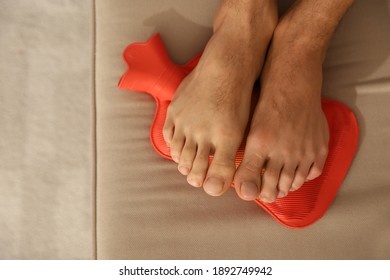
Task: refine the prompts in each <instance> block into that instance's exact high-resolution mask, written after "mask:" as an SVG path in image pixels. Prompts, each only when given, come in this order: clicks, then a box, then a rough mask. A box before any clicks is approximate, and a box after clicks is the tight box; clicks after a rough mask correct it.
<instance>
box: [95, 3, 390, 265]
mask: <svg viewBox="0 0 390 280" xmlns="http://www.w3.org/2000/svg"><path fill="white" fill-rule="evenodd" d="M218 2H219V1H216V0H213V1H209V0H207V1H206V0H203V1H190V0H184V1H175V0H163V1H157V0H156V1H142V0H133V1H125V0H120V1H116V2H115V4H113V2H112V1H105V0H97V1H96V24H97V25H96V112H97V123H96V128H97V139H96V140H97V185H96V194H97V257H98V258H100V259H230V258H237V259H267V258H270V259H285V258H287V259H313V258H316V259H317V258H318V259H333V258H336V259H348V258H352V259H366V258H368V259H383V258H389V257H390V239H389V236H390V203H389V202H390V176H389V173H388V172H389V170H390V149H389V148H388V145H389V144H390V126H389V123H390V114H389V113H388V110H389V108H390V15H389V9H390V1H380V0H377V1H363V0H361V1H356V3H355V5H354V7H353V8H352V9H351V10H350V12H349V13H348V15H347V16H346V17H345V18H344V20H343V21H342V23H341V25H340V26H339V28H338V30H337V33H336V35H335V36H334V38H333V40H332V43H331V46H330V49H329V53H328V56H327V60H326V63H325V66H324V71H325V74H324V75H325V79H324V87H323V95H324V96H326V97H330V98H333V99H337V100H340V101H342V102H343V103H345V104H347V105H348V106H349V107H351V108H352V109H353V111H354V112H355V113H356V116H357V118H358V122H359V125H360V129H361V132H360V144H359V150H358V153H357V155H356V158H355V160H354V162H353V164H352V167H351V169H350V171H349V173H348V175H347V177H346V179H345V181H344V183H343V185H342V187H341V189H340V191H339V193H338V195H337V197H336V199H335V201H334V203H333V205H332V206H331V208H330V209H329V211H328V212H327V213H326V214H325V216H324V217H323V218H322V219H321V220H320V221H318V222H317V223H316V224H314V225H312V226H310V227H308V228H306V229H303V230H291V229H287V228H285V227H283V226H281V225H280V224H278V223H277V222H276V221H275V220H274V219H272V218H271V217H270V216H269V215H268V214H267V213H265V212H264V211H263V210H262V209H261V208H259V207H258V206H257V205H256V204H255V203H251V202H244V201H241V200H240V199H238V197H237V196H236V194H235V192H234V190H230V191H229V192H228V193H227V194H225V195H224V196H222V197H219V198H214V197H209V196H207V195H206V194H205V193H204V192H203V191H202V190H201V189H194V188H192V187H190V186H189V185H188V184H187V183H186V181H185V178H184V177H183V176H181V175H180V174H179V173H178V171H177V170H176V166H175V164H174V163H172V162H170V161H168V160H165V159H163V158H161V157H160V156H159V155H158V154H157V153H156V152H155V151H154V150H153V148H152V147H151V145H150V142H149V127H150V124H151V122H152V119H153V115H154V108H155V104H154V101H153V99H152V98H151V97H150V96H147V95H146V94H143V93H137V92H122V91H120V90H118V89H117V87H116V85H117V82H118V79H119V78H120V76H121V75H122V73H123V72H124V71H125V69H126V68H125V64H124V63H123V61H122V58H121V55H122V51H123V49H124V48H125V47H126V46H127V45H128V44H129V43H132V42H134V41H145V40H146V39H148V38H149V37H150V36H151V35H152V34H154V33H155V32H160V33H161V34H162V37H163V39H164V41H165V43H166V45H167V48H168V51H169V53H170V54H171V56H172V58H173V59H174V61H176V62H177V63H184V62H185V61H186V60H188V59H189V58H191V57H192V56H193V55H195V54H196V53H198V52H199V51H201V50H202V48H203V47H204V45H205V43H206V42H207V39H208V38H209V36H210V35H211V32H212V29H211V25H212V17H213V13H214V12H215V10H216V8H217V6H218Z"/></svg>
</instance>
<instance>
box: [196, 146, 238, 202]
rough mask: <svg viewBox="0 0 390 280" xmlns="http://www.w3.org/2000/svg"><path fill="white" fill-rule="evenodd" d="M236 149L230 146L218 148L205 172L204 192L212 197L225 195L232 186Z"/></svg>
mask: <svg viewBox="0 0 390 280" xmlns="http://www.w3.org/2000/svg"><path fill="white" fill-rule="evenodd" d="M236 152H237V148H236V149H234V147H230V146H221V145H220V146H218V148H217V149H216V151H215V154H214V158H213V161H212V162H211V164H210V167H209V169H208V171H207V177H206V178H207V179H206V181H205V183H204V186H203V188H204V190H205V192H206V193H207V194H209V195H212V196H220V195H222V194H223V193H225V192H226V191H227V190H228V189H229V187H230V186H231V184H232V181H233V176H234V172H235V171H236V166H235V159H236Z"/></svg>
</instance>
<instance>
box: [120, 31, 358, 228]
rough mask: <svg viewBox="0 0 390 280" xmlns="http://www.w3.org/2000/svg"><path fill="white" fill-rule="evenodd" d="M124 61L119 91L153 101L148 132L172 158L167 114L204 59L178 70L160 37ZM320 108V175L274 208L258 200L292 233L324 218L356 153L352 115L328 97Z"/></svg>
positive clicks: (133, 49) (131, 50)
mask: <svg viewBox="0 0 390 280" xmlns="http://www.w3.org/2000/svg"><path fill="white" fill-rule="evenodd" d="M123 58H124V60H125V62H126V64H127V65H128V68H129V69H128V71H126V73H125V74H124V75H123V76H122V78H121V79H120V81H119V84H118V86H119V88H121V89H126V90H133V91H140V92H146V93H148V94H150V95H152V96H153V97H154V98H155V100H156V105H157V106H156V113H155V117H154V120H153V123H152V127H151V130H150V139H151V143H152V145H153V147H154V149H155V150H156V151H157V152H158V153H159V154H160V155H161V156H163V157H165V158H167V159H172V158H171V157H170V151H169V147H167V146H166V144H165V141H164V138H163V135H162V128H163V125H164V121H165V116H166V111H167V108H168V106H169V104H170V101H171V100H172V97H173V96H174V94H175V91H176V89H177V87H178V86H179V84H180V82H181V81H182V80H183V78H184V77H185V76H186V75H188V73H190V72H191V71H192V69H193V68H194V67H195V66H196V64H197V62H198V61H199V58H200V55H198V56H196V57H195V58H193V59H192V60H191V61H189V62H188V63H187V64H185V65H183V66H178V65H176V64H174V63H173V62H172V61H171V60H170V58H169V56H168V54H167V52H166V50H165V46H164V44H163V42H162V39H161V37H160V35H159V34H155V35H154V36H152V37H151V38H150V39H149V40H148V41H147V42H145V43H133V44H131V45H129V46H128V47H127V48H126V49H125V51H124V53H123ZM322 109H323V111H324V113H325V115H326V118H327V121H328V125H329V132H330V140H329V154H328V158H327V160H326V163H325V166H324V169H323V173H322V174H321V176H319V177H318V178H316V179H314V180H312V181H309V182H306V183H305V184H304V185H303V186H302V187H301V188H300V189H299V190H297V191H295V192H290V193H289V194H288V195H287V196H286V197H283V198H278V199H277V200H276V201H275V202H273V203H268V204H267V203H263V202H261V201H260V200H258V199H257V200H255V202H256V203H257V204H259V205H260V206H261V207H263V208H264V209H265V210H266V211H267V212H268V213H269V214H271V215H272V216H273V217H274V218H275V219H276V220H277V221H278V222H280V223H281V224H283V225H285V226H287V227H290V228H304V227H306V226H309V225H311V224H313V223H314V222H316V221H317V220H318V219H320V218H321V217H322V216H323V215H324V213H325V212H326V210H327V209H328V208H329V206H330V205H331V203H332V201H333V200H334V198H335V196H336V194H337V191H338V189H339V188H340V186H341V183H342V181H343V179H344V177H345V175H346V174H347V172H348V169H349V166H350V165H351V162H352V160H353V158H354V155H355V153H356V150H357V146H358V138H359V129H358V124H357V121H356V118H355V116H354V114H353V112H352V111H351V110H350V109H349V108H348V107H347V106H345V105H343V104H342V103H340V102H337V101H334V100H329V99H324V98H323V99H322ZM243 154H244V147H241V148H240V149H239V151H238V152H237V157H236V165H237V166H238V165H239V163H240V162H241V160H242V157H243ZM210 160H212V156H210Z"/></svg>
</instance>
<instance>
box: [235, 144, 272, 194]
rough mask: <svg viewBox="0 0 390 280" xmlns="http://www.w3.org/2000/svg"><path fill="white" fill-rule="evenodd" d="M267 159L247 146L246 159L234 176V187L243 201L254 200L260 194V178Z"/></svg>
mask: <svg viewBox="0 0 390 280" xmlns="http://www.w3.org/2000/svg"><path fill="white" fill-rule="evenodd" d="M264 163H265V157H263V156H261V154H260V153H258V152H257V149H253V148H252V147H251V146H250V145H248V144H247V147H246V149H245V153H244V158H243V160H242V162H241V164H240V166H239V167H238V169H237V172H236V174H235V175H234V185H235V189H236V192H237V194H238V196H239V197H240V198H241V199H243V200H254V199H256V198H257V197H258V196H259V194H260V187H261V181H260V176H261V172H262V169H263V165H264Z"/></svg>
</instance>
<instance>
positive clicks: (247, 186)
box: [234, 35, 329, 203]
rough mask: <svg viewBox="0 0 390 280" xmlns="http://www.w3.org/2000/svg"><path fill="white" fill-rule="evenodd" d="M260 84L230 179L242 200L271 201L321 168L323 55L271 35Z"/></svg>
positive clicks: (326, 137) (323, 143) (323, 155)
mask: <svg viewBox="0 0 390 280" xmlns="http://www.w3.org/2000/svg"><path fill="white" fill-rule="evenodd" d="M275 36H276V35H275ZM261 83H262V84H261V95H260V99H259V102H258V104H257V107H256V110H255V113H254V116H253V119H252V123H251V129H250V132H249V136H248V139H247V142H246V148H245V154H244V158H243V161H242V162H241V164H240V166H239V168H238V170H237V172H236V174H235V179H234V182H235V188H236V191H237V194H238V195H239V196H240V197H241V198H242V199H244V200H253V199H255V198H258V197H259V198H260V199H261V200H262V201H263V202H267V203H269V202H273V201H274V200H275V199H276V198H279V197H284V196H286V195H287V194H288V193H289V192H290V191H295V190H297V189H299V188H300V187H301V186H302V184H303V183H304V182H305V181H307V180H312V179H314V178H316V177H318V176H319V175H320V174H321V173H322V169H323V166H324V163H325V160H326V157H327V153H328V141H329V128H328V124H327V121H326V118H325V115H324V113H323V111H322V109H321V96H320V94H321V84H322V58H321V56H317V54H315V53H314V54H313V55H312V53H311V52H310V51H308V52H306V51H305V48H304V47H302V45H299V44H298V45H294V46H290V45H289V44H288V43H286V44H281V41H280V38H278V37H276V38H275V37H274V40H273V43H272V45H271V48H270V52H269V54H268V57H267V60H266V63H265V66H264V69H263V73H262V79H261ZM263 172H264V174H263V175H261V174H262V173H263Z"/></svg>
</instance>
